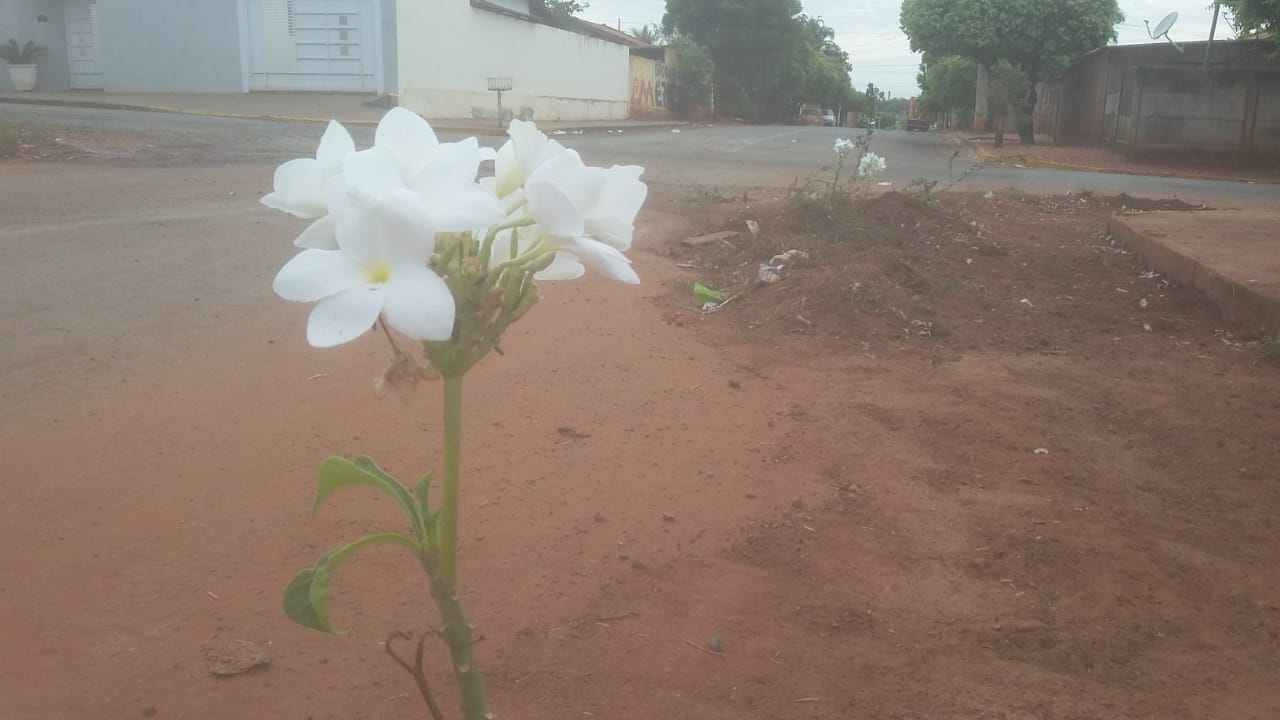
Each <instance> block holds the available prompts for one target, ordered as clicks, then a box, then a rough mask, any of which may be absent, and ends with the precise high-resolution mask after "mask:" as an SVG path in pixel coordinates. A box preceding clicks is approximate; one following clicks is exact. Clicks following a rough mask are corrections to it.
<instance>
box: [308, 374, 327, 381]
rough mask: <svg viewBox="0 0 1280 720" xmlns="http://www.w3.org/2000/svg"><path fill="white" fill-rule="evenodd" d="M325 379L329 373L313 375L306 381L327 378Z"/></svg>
mask: <svg viewBox="0 0 1280 720" xmlns="http://www.w3.org/2000/svg"><path fill="white" fill-rule="evenodd" d="M327 377H329V373H316V374H315V375H312V376H311V377H309V378H307V379H308V380H319V379H320V378H327Z"/></svg>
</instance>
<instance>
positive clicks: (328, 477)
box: [311, 456, 426, 543]
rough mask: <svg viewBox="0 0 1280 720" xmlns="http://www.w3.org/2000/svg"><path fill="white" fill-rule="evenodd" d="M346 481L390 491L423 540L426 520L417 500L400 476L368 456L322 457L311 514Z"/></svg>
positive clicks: (344, 485)
mask: <svg viewBox="0 0 1280 720" xmlns="http://www.w3.org/2000/svg"><path fill="white" fill-rule="evenodd" d="M348 485H368V486H369V487H372V488H375V489H377V490H381V491H382V492H384V493H386V494H387V495H390V496H391V498H392V499H393V500H395V501H396V503H397V504H399V505H400V507H401V509H403V510H404V512H405V514H406V515H408V516H409V523H410V524H411V525H412V526H413V534H414V536H415V537H417V538H418V541H419V543H424V541H425V540H426V521H425V519H424V517H423V513H422V511H421V510H419V509H418V503H417V501H416V500H414V498H413V495H411V494H410V493H409V491H408V490H406V489H405V487H404V485H401V484H400V481H399V480H396V479H395V478H393V477H391V476H390V475H388V474H387V473H386V472H384V471H383V470H382V468H380V467H378V466H377V465H376V464H375V463H374V462H373V460H371V459H370V458H368V457H364V456H361V457H358V458H356V459H355V461H354V462H352V461H350V460H347V459H346V458H340V457H331V458H329V459H327V460H325V461H324V464H322V465H321V466H320V475H319V477H318V478H317V479H316V499H315V502H314V503H312V504H311V512H312V514H315V512H316V511H317V510H318V509H319V508H320V503H322V502H324V499H325V498H327V497H329V495H331V494H333V492H334V491H335V490H337V489H339V488H342V487H346V486H348Z"/></svg>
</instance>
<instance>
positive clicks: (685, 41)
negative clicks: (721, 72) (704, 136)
mask: <svg viewBox="0 0 1280 720" xmlns="http://www.w3.org/2000/svg"><path fill="white" fill-rule="evenodd" d="M671 46H672V48H674V50H675V54H676V63H675V67H674V68H672V70H671V80H670V83H669V85H668V92H669V93H670V98H671V110H672V112H674V113H675V114H676V116H677V117H682V118H690V117H693V114H694V112H695V111H697V110H698V108H710V107H711V104H712V98H713V96H714V95H713V89H712V88H713V84H712V83H713V80H714V77H715V69H716V66H715V62H714V61H713V60H712V59H711V53H709V52H707V51H706V49H705V48H703V47H702V46H700V45H698V43H696V42H694V41H693V40H691V39H689V38H687V37H680V36H677V37H676V38H674V39H673V40H672V42H671Z"/></svg>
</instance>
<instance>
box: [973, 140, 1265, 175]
mask: <svg viewBox="0 0 1280 720" xmlns="http://www.w3.org/2000/svg"><path fill="white" fill-rule="evenodd" d="M960 140H961V142H963V143H964V144H966V145H968V146H969V147H971V148H973V151H974V153H975V154H977V156H978V159H979V160H981V161H982V162H984V163H991V164H992V165H1006V166H1013V165H1020V166H1022V167H1026V168H1044V169H1047V170H1073V171H1077V172H1096V173H1106V174H1108V175H1141V176H1143V177H1164V178H1179V179H1182V180H1216V181H1220V182H1243V183H1253V184H1257V185H1280V179H1275V180H1254V179H1250V178H1243V177H1239V176H1235V175H1203V174H1196V173H1190V172H1179V171H1177V170H1169V171H1159V170H1150V169H1146V168H1103V167H1094V166H1092V165H1077V164H1074V163H1064V162H1057V161H1054V160H1037V159H1034V158H1025V157H1024V158H1022V159H1021V160H1020V161H1019V160H1014V159H1013V158H1012V157H1008V156H1005V155H997V154H995V153H992V152H991V151H989V150H987V149H985V148H983V147H982V146H980V145H978V144H977V143H975V142H972V141H971V140H969V139H967V138H964V137H961V138H960Z"/></svg>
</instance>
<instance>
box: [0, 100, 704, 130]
mask: <svg viewBox="0 0 1280 720" xmlns="http://www.w3.org/2000/svg"><path fill="white" fill-rule="evenodd" d="M383 99H385V98H383ZM392 102H394V100H393V101H392ZM0 103H21V104H27V105H60V106H64V107H85V108H100V109H108V110H143V111H147V112H161V113H181V114H184V115H204V116H208V117H228V118H246V119H256V120H285V121H291V122H317V123H327V122H329V121H330V120H337V121H338V122H341V123H342V124H344V125H375V124H377V122H378V120H379V119H380V118H381V117H382V116H383V115H384V114H385V113H386V112H387V109H388V108H389V107H390V105H389V104H388V103H386V102H381V101H380V99H378V98H375V97H374V96H373V95H369V94H364V93H325V92H252V93H116V92H101V91H92V90H79V91H77V90H72V91H68V92H27V93H18V92H5V93H0ZM428 120H430V121H431V126H432V127H434V128H435V129H436V130H437V131H438V132H447V133H465V134H468V135H502V134H505V132H506V131H505V130H504V129H503V128H501V127H499V126H498V122H497V121H496V120H476V119H472V118H430V117H429V118H428ZM534 122H536V123H537V124H538V127H539V128H542V129H544V130H582V131H584V132H588V131H591V132H604V131H609V130H614V131H617V130H636V131H639V130H662V129H670V128H682V127H688V126H689V123H686V122H679V121H674V120H577V121H572V120H566V121H540V120H538V119H537V118H534Z"/></svg>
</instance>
